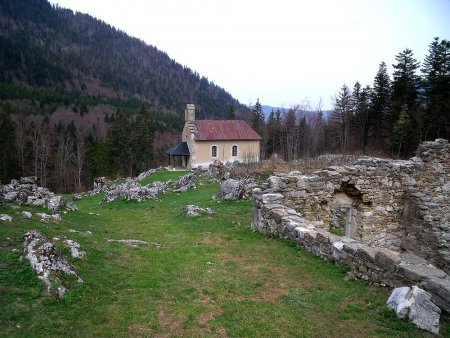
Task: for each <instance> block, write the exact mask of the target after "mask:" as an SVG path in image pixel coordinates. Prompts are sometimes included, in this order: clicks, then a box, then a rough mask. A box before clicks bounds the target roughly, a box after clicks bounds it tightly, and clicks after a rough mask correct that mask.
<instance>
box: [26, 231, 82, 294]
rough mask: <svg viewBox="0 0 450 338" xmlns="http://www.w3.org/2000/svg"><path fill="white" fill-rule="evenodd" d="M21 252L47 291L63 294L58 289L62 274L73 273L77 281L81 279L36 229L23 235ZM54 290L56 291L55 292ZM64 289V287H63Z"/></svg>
mask: <svg viewBox="0 0 450 338" xmlns="http://www.w3.org/2000/svg"><path fill="white" fill-rule="evenodd" d="M23 246H24V249H23V254H24V256H25V258H27V259H28V260H29V262H30V264H31V267H32V268H33V270H34V271H35V272H36V273H37V275H38V277H39V279H41V280H42V281H43V282H44V284H45V286H46V289H47V292H48V293H56V294H57V295H58V296H62V295H64V292H61V290H62V289H60V287H61V286H62V285H61V279H62V278H63V274H70V275H74V276H75V277H76V278H77V281H78V282H79V283H82V282H83V280H82V279H81V278H80V277H79V276H78V275H77V274H76V272H75V269H74V267H73V266H72V265H70V264H69V263H68V262H67V260H66V259H65V258H64V256H62V255H61V253H60V252H59V250H58V248H57V247H56V246H55V245H54V244H53V243H52V242H50V241H48V240H47V238H45V237H44V236H42V235H41V234H40V233H39V232H37V231H29V232H27V233H25V235H24V244H23ZM55 290H56V292H55ZM64 291H65V288H64Z"/></svg>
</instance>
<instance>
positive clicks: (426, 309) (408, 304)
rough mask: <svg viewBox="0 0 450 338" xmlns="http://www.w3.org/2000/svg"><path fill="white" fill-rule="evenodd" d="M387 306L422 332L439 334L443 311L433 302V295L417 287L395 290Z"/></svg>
mask: <svg viewBox="0 0 450 338" xmlns="http://www.w3.org/2000/svg"><path fill="white" fill-rule="evenodd" d="M387 305H388V307H389V308H391V309H393V310H394V311H395V312H396V314H397V316H398V317H399V318H401V319H404V320H408V321H409V322H411V323H413V324H414V325H416V326H417V327H418V328H420V329H422V330H426V331H429V332H431V333H434V334H439V318H440V315H441V310H440V309H439V307H438V306H436V304H434V303H433V302H432V301H431V294H430V293H428V292H426V291H425V290H422V289H420V288H419V287H417V286H413V287H411V288H409V287H402V288H397V289H394V291H393V292H392V294H391V296H390V297H389V299H388V302H387Z"/></svg>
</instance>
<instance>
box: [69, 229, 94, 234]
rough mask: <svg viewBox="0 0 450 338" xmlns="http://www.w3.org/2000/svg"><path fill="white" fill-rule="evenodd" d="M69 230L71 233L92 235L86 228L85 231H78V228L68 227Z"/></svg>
mask: <svg viewBox="0 0 450 338" xmlns="http://www.w3.org/2000/svg"><path fill="white" fill-rule="evenodd" d="M69 232H72V233H78V234H82V235H92V232H91V231H89V230H87V231H78V230H74V229H69Z"/></svg>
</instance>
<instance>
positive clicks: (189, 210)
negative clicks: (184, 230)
mask: <svg viewBox="0 0 450 338" xmlns="http://www.w3.org/2000/svg"><path fill="white" fill-rule="evenodd" d="M182 211H183V212H184V214H185V215H186V216H189V217H197V216H200V215H201V214H207V215H213V214H214V210H213V209H211V208H200V207H198V206H196V205H193V204H188V205H185V206H184V207H183V209H182Z"/></svg>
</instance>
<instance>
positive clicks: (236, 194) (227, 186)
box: [217, 178, 244, 200]
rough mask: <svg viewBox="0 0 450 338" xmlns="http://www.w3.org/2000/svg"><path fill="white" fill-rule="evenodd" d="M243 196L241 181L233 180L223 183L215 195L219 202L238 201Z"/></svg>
mask: <svg viewBox="0 0 450 338" xmlns="http://www.w3.org/2000/svg"><path fill="white" fill-rule="evenodd" d="M243 195H244V185H243V184H242V182H241V181H239V180H235V179H232V178H230V179H228V180H226V181H223V182H222V184H221V186H220V191H219V193H218V194H217V199H219V200H239V199H241V198H242V197H243Z"/></svg>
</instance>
